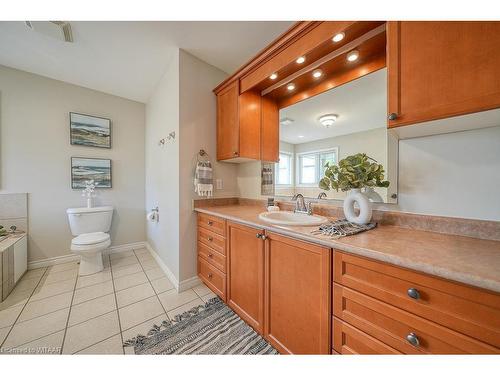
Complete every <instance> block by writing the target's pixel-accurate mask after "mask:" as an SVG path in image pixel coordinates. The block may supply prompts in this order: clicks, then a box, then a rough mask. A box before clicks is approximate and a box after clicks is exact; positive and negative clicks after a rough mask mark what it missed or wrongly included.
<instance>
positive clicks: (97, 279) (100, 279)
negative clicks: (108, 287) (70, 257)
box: [76, 268, 111, 289]
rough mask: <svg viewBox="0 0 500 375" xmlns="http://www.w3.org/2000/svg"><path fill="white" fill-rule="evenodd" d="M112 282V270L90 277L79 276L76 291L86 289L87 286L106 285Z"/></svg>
mask: <svg viewBox="0 0 500 375" xmlns="http://www.w3.org/2000/svg"><path fill="white" fill-rule="evenodd" d="M109 280H111V269H109V268H108V269H107V270H104V271H102V272H99V273H95V274H93V275H88V276H79V277H78V281H77V282H76V289H80V288H85V287H87V286H91V285H95V284H100V283H104V282H106V281H109Z"/></svg>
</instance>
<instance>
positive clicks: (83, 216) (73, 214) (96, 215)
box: [66, 206, 113, 236]
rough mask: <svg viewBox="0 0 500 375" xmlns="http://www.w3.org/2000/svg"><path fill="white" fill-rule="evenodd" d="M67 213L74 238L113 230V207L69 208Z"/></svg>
mask: <svg viewBox="0 0 500 375" xmlns="http://www.w3.org/2000/svg"><path fill="white" fill-rule="evenodd" d="M66 213H67V214H68V219H69V226H70V227H71V233H72V234H73V235H74V236H78V235H80V234H84V233H91V232H109V229H110V228H111V219H112V217H113V207H112V206H101V207H92V208H86V207H82V208H68V209H67V210H66Z"/></svg>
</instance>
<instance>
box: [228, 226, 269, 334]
mask: <svg viewBox="0 0 500 375" xmlns="http://www.w3.org/2000/svg"><path fill="white" fill-rule="evenodd" d="M263 236H264V231H263V230H260V229H255V228H252V227H249V226H245V225H241V224H237V223H233V222H228V223H227V241H228V247H227V264H228V267H227V304H228V305H229V307H231V309H233V310H234V311H235V312H236V313H237V314H238V315H239V316H240V317H241V318H242V319H243V320H245V322H247V323H248V324H249V325H250V326H252V328H253V329H255V330H256V331H257V332H259V333H260V334H263V333H264V237H263Z"/></svg>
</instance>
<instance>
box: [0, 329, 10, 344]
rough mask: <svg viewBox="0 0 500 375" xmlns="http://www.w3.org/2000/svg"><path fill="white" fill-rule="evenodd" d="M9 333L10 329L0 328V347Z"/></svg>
mask: <svg viewBox="0 0 500 375" xmlns="http://www.w3.org/2000/svg"><path fill="white" fill-rule="evenodd" d="M9 331H10V327H4V328H0V346H1V345H2V342H3V340H4V339H5V338H6V337H7V334H8V333H9Z"/></svg>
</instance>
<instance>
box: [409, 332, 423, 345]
mask: <svg viewBox="0 0 500 375" xmlns="http://www.w3.org/2000/svg"><path fill="white" fill-rule="evenodd" d="M406 341H408V342H409V343H410V345H412V346H414V347H418V346H420V341H419V340H418V337H417V335H416V334H415V333H413V332H410V333H409V334H408V335H407V336H406Z"/></svg>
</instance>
